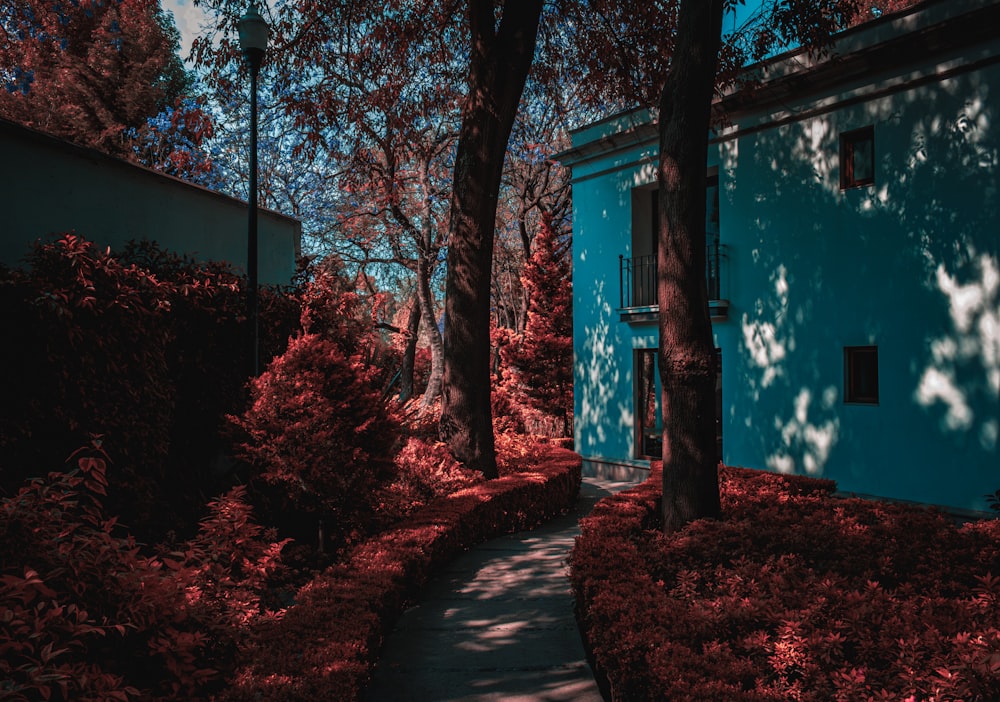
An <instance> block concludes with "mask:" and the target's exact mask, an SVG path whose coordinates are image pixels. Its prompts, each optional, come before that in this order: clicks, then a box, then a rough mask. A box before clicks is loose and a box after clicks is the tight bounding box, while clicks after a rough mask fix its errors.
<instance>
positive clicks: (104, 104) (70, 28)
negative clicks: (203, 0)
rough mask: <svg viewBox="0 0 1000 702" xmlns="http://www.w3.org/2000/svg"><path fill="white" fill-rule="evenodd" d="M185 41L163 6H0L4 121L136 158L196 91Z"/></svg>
mask: <svg viewBox="0 0 1000 702" xmlns="http://www.w3.org/2000/svg"><path fill="white" fill-rule="evenodd" d="M178 36H179V35H178V33H177V29H176V27H175V26H174V24H173V19H172V17H171V16H170V15H169V14H166V13H164V12H163V10H162V9H161V8H160V5H159V1H158V0H73V1H70V0H55V1H54V2H53V1H46V2H43V1H41V0H0V81H2V86H0V115H2V116H3V117H5V118H7V119H11V120H13V121H17V122H20V123H22V124H24V125H26V126H29V127H33V128H35V129H39V130H41V131H45V132H48V133H50V134H55V135H57V136H60V137H63V138H66V139H70V140H72V141H75V142H77V143H81V144H85V145H88V146H94V147H97V148H99V149H102V150H104V151H107V152H110V153H113V154H116V155H120V156H126V157H134V149H133V146H132V143H131V140H130V137H129V135H128V134H127V132H128V131H129V130H130V129H131V130H138V129H140V128H143V127H145V126H146V120H147V119H148V118H150V117H153V116H154V115H156V114H158V113H159V112H161V110H163V109H164V108H167V107H172V106H174V104H175V102H176V101H177V99H178V98H180V97H181V96H182V95H183V94H184V92H185V91H186V89H187V88H188V86H189V80H188V77H187V74H186V73H185V71H184V67H183V64H182V63H181V61H180V58H179V57H178V56H177V47H178Z"/></svg>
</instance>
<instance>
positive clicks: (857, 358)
mask: <svg viewBox="0 0 1000 702" xmlns="http://www.w3.org/2000/svg"><path fill="white" fill-rule="evenodd" d="M844 401H845V402H850V403H855V404H862V405H877V404H878V346H846V347H845V348H844Z"/></svg>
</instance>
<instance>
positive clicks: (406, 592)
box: [223, 448, 580, 702]
mask: <svg viewBox="0 0 1000 702" xmlns="http://www.w3.org/2000/svg"><path fill="white" fill-rule="evenodd" d="M536 458H537V460H538V467H537V469H536V470H534V471H532V472H520V473H513V474H510V475H506V476H502V477H500V478H498V479H496V480H490V481H483V482H480V483H479V484H477V485H475V486H473V487H470V488H468V489H465V490H460V491H459V492H456V493H454V494H452V495H449V496H446V497H441V498H438V499H436V500H434V501H432V502H431V503H429V504H428V505H427V506H426V507H424V508H422V509H420V510H418V511H417V512H416V513H414V514H413V515H412V516H411V517H410V518H409V519H407V520H406V521H405V522H403V523H401V524H399V525H397V526H396V527H394V528H392V529H390V530H388V531H386V532H384V533H382V534H379V535H378V536H376V537H373V538H372V539H370V540H368V541H365V542H364V543H361V544H358V545H357V546H356V547H355V548H354V549H353V550H352V551H351V552H350V554H349V555H348V557H347V558H346V559H345V560H344V562H343V563H341V564H339V565H336V566H333V567H332V568H330V569H329V570H327V571H326V572H324V573H323V574H321V575H319V576H318V577H316V578H315V579H314V580H313V581H312V582H310V583H309V584H307V585H306V586H304V587H303V588H302V589H301V590H300V591H299V592H298V594H297V595H296V605H295V606H294V607H291V608H289V609H288V610H287V611H286V612H285V613H284V616H283V617H280V618H277V617H272V618H267V619H261V620H259V621H258V623H257V624H256V625H255V626H254V627H253V628H252V634H251V635H250V636H249V637H248V638H247V639H246V640H245V642H244V645H243V649H242V653H243V660H244V663H243V665H242V667H241V668H240V669H239V671H238V672H237V674H236V675H235V677H234V678H233V680H232V684H231V685H230V686H229V687H228V688H227V690H226V693H225V695H224V696H223V699H224V700H227V701H229V702H236V701H239V702H242V701H244V700H246V701H247V702H249V701H251V700H253V701H254V702H270V701H272V700H273V701H280V702H295V701H297V700H302V701H303V702H305V701H308V702H312V701H313V700H356V699H359V698H360V697H361V694H362V692H363V688H364V684H365V681H366V679H367V678H368V676H369V675H370V673H371V668H372V666H373V665H374V662H375V659H376V657H377V655H378V650H379V647H380V646H381V641H382V636H383V633H384V632H385V631H387V630H388V629H389V628H390V627H391V626H392V624H393V622H394V621H395V620H396V618H397V617H398V616H399V614H400V613H401V612H402V609H403V606H404V604H405V603H406V602H407V601H408V599H409V598H411V597H412V596H413V595H414V594H416V593H417V592H418V591H419V588H420V587H421V586H422V585H423V584H424V583H425V582H426V581H427V578H428V577H429V575H430V574H431V573H433V571H434V570H435V569H437V568H439V567H440V566H441V565H443V564H444V563H446V562H447V561H448V560H449V559H450V558H452V557H454V556H455V555H456V554H458V553H460V552H461V551H462V550H464V549H466V548H468V547H469V546H470V545H472V544H474V543H478V542H480V541H483V540H486V539H488V538H491V537H493V536H497V535H499V534H502V533H508V532H512V531H519V530H523V529H526V528H530V527H532V526H534V525H536V524H537V523H539V522H541V521H544V520H545V519H548V518H550V517H553V516H555V515H557V514H560V513H562V512H564V511H565V510H567V509H569V508H570V507H571V506H572V505H573V504H574V503H575V501H576V498H577V495H578V493H579V489H580V458H579V456H577V455H576V454H574V453H572V452H570V451H567V450H565V449H558V448H544V449H542V450H541V451H537V452H536Z"/></svg>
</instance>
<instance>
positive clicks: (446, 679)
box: [365, 477, 631, 702]
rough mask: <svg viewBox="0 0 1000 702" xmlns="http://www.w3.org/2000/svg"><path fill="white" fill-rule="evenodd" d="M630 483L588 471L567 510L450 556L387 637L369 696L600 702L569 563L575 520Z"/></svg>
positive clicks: (412, 700) (382, 699) (430, 701)
mask: <svg viewBox="0 0 1000 702" xmlns="http://www.w3.org/2000/svg"><path fill="white" fill-rule="evenodd" d="M630 485H631V483H626V482H614V481H611V480H606V479H602V478H593V477H585V478H584V482H583V485H582V487H581V489H580V500H579V501H578V503H577V507H576V509H575V510H574V511H573V512H572V513H570V514H568V515H566V516H564V517H560V518H558V519H555V520H553V521H551V522H548V523H547V524H544V525H542V526H541V527H539V528H538V529H535V530H534V531H530V532H522V533H519V534H512V535H510V536H504V537H500V538H497V539H494V540H492V541H489V542H486V543H484V544H481V545H479V546H477V547H475V548H473V549H472V550H470V551H468V552H467V553H465V554H463V555H462V556H459V557H458V558H457V559H455V560H454V561H452V563H451V564H450V565H449V566H448V567H447V568H446V569H445V570H444V572H443V573H441V575H440V576H438V577H437V578H436V579H435V580H432V581H431V582H430V583H428V585H427V587H426V588H425V590H424V592H423V593H422V599H421V602H420V603H419V604H418V605H416V606H414V607H411V608H410V609H408V610H407V611H406V612H404V613H403V616H402V617H401V618H400V620H399V621H398V622H397V624H396V628H395V630H394V631H393V632H392V633H391V634H389V636H388V637H387V638H386V641H385V645H384V646H383V649H382V655H381V658H380V660H379V663H378V665H377V667H376V669H375V675H374V680H373V681H372V683H371V685H370V686H369V688H368V690H367V694H366V696H365V700H366V702H394V701H397V700H398V701H399V702H460V701H462V702H472V701H476V702H483V701H486V702H489V701H493V700H495V701H496V702H500V701H501V700H502V701H503V702H548V701H550V700H551V701H553V702H555V701H557V700H573V701H574V702H601V700H602V698H601V693H600V691H599V690H598V688H597V683H596V682H594V676H593V674H592V672H591V670H590V666H589V665H588V664H587V660H586V657H585V654H584V650H583V643H582V641H581V640H580V634H579V632H578V630H577V627H576V620H575V618H574V616H573V595H572V591H571V590H570V584H569V579H568V577H567V574H568V567H567V565H566V559H567V558H568V556H569V553H570V550H571V549H572V548H573V540H574V538H575V537H576V536H577V535H578V534H579V527H578V524H577V522H578V521H579V519H580V518H581V517H583V516H585V515H586V514H588V513H589V512H590V510H591V509H592V508H593V506H594V504H595V503H596V502H597V501H598V500H600V499H602V498H604V497H607V496H608V495H610V494H612V493H613V492H616V491H618V490H620V489H622V488H626V487H629V486H630Z"/></svg>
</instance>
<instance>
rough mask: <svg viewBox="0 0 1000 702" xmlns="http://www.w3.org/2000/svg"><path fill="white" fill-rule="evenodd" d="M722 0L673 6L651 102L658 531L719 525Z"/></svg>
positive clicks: (698, 0) (690, 0)
mask: <svg viewBox="0 0 1000 702" xmlns="http://www.w3.org/2000/svg"><path fill="white" fill-rule="evenodd" d="M723 4H724V0H682V1H681V5H680V16H679V18H678V23H677V45H676V47H675V49H674V55H673V58H672V60H671V63H670V70H669V72H668V73H667V79H666V80H665V81H664V83H663V88H662V89H661V91H660V99H659V123H658V127H659V143H660V156H659V166H658V168H657V181H658V182H659V185H660V189H659V222H658V227H659V239H660V242H659V252H658V258H657V282H658V288H657V302H658V304H659V306H660V380H661V382H662V387H663V389H662V393H661V407H662V410H663V425H664V432H663V524H664V529H665V530H666V531H673V530H676V529H679V528H680V527H682V526H683V525H684V524H686V523H688V522H690V521H691V520H693V519H698V518H700V517H718V516H719V510H720V507H719V476H718V471H717V470H716V462H717V456H716V446H715V363H714V359H715V344H714V343H713V341H712V322H711V319H710V317H709V313H708V290H707V288H706V283H705V226H704V225H705V179H706V176H707V170H706V166H707V164H706V161H707V154H708V132H709V127H710V124H711V110H712V96H713V94H714V89H715V74H716V63H717V59H718V55H719V45H720V41H721V32H722V9H723Z"/></svg>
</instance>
